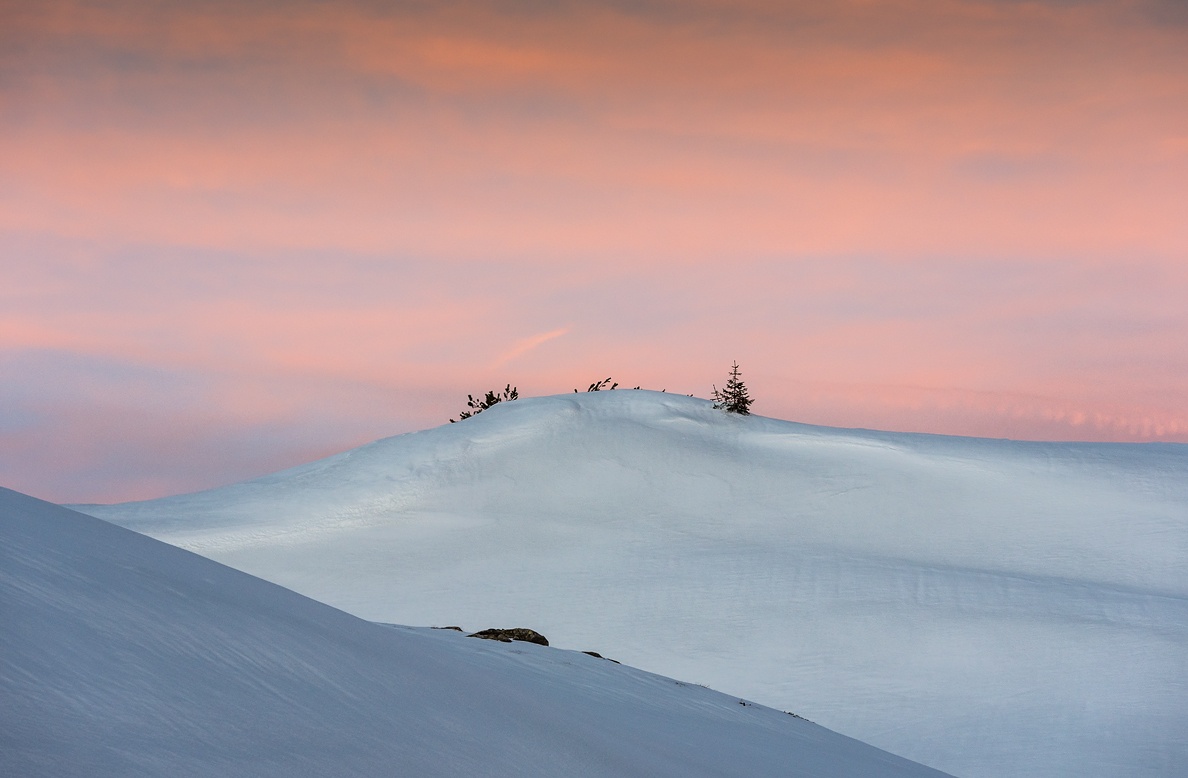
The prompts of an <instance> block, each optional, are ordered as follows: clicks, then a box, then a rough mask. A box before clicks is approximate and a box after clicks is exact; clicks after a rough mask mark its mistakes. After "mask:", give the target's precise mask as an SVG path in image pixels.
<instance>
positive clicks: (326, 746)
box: [0, 490, 942, 778]
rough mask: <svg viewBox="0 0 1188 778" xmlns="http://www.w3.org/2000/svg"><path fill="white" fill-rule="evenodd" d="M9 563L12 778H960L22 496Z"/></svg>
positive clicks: (3, 685)
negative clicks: (392, 616)
mask: <svg viewBox="0 0 1188 778" xmlns="http://www.w3.org/2000/svg"><path fill="white" fill-rule="evenodd" d="M0 548H2V549H3V555H4V556H3V558H2V560H3V565H2V566H0V612H2V613H3V616H4V622H3V631H2V632H0V699H2V700H3V704H2V705H0V775H5V776H14V777H15V776H21V777H22V778H34V777H35V776H54V778H61V777H62V776H75V775H77V776H87V777H88V778H93V777H94V776H121V778H122V777H124V776H141V775H144V776H163V777H164V776H168V778H174V777H175V776H232V775H233V776H285V777H286V778H289V777H291V776H305V775H308V776H328V775H333V776H348V775H360V776H377V775H409V776H412V775H417V776H434V775H443V776H444V775H451V776H452V775H466V774H479V775H497V776H533V775H539V776H648V777H650V776H699V775H703V776H731V775H740V774H748V775H781V776H852V777H853V778H866V777H867V776H872V775H880V776H882V775H885V776H899V777H901V778H929V777H931V776H941V775H942V774H941V773H938V772H936V771H934V770H931V769H929V768H926V767H923V766H922V765H917V764H913V763H911V762H908V761H907V760H904V759H900V758H899V757H896V756H892V755H891V754H888V753H886V752H882V751H879V750H877V749H875V748H872V747H870V746H868V745H865V744H863V743H859V742H857V741H855V740H851V739H850V738H847V737H844V736H842V735H838V734H837V733H834V732H830V731H828V730H826V729H823V728H821V727H819V726H816V725H815V724H811V723H809V722H807V721H804V720H801V719H797V718H794V717H792V716H788V715H785V714H784V713H782V712H780V711H775V710H771V709H769V708H764V707H761V706H756V705H740V704H739V700H738V698H735V697H727V696H726V695H723V694H719V693H717V692H713V691H710V690H708V689H703V688H700V687H698V686H695V685H689V684H680V683H677V682H674V681H672V680H670V679H668V678H661V677H659V676H655V675H651V674H649V673H645V672H642V671H639V670H635V669H632V668H629V667H624V666H620V665H616V664H613V663H611V662H607V661H603V660H600V659H595V658H593V657H589V656H586V655H584V654H580V653H576V652H573V651H561V650H558V649H553V648H544V647H542V646H536V645H531V644H527V643H515V644H510V645H505V644H502V643H493V642H491V641H485V640H469V639H467V638H466V637H464V636H463V635H461V634H459V633H457V632H445V631H439V630H428V629H420V630H415V629H411V628H407V627H391V626H383V625H378V624H372V623H369V622H365V621H361V620H359V619H357V618H354V617H352V616H349V615H347V614H345V613H343V612H341V611H338V610H335V609H333V608H330V607H328V606H326V605H322V604H320V603H317V602H314V601H312V600H309V599H306V598H305V597H302V596H300V595H298V594H295V593H293V592H290V591H288V590H285V589H282V588H281V587H278V586H275V585H273V584H270V583H267V582H265V581H262V580H260V579H257V578H253V577H251V576H248V575H245V574H243V573H240V572H238V571H235V570H232V569H230V568H226V567H223V566H222V565H219V564H217V563H215V562H212V561H210V560H208V559H204V558H202V557H199V556H195V555H193V554H190V553H187V552H185V551H182V550H180V549H177V548H173V547H171V546H168V545H165V544H163V543H159V542H158V541H155V540H152V539H151V538H147V537H145V536H143V535H137V534H136V533H132V532H128V531H126V530H123V529H120V528H118V527H115V526H112V525H110V524H107V523H105V522H101V521H97V520H95V519H93V518H90V517H87V516H83V515H80V514H77V513H74V512H71V511H68V510H66V509H64V508H60V507H57V506H53V505H50V504H48V503H44V502H40V501H38V500H35V499H33V498H31V497H26V496H24V495H20V494H18V493H16V492H11V491H8V490H0Z"/></svg>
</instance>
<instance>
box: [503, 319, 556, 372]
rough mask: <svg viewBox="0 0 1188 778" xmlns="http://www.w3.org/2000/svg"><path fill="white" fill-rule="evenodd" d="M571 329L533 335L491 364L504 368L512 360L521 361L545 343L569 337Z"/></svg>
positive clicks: (516, 344) (520, 341) (517, 342)
mask: <svg viewBox="0 0 1188 778" xmlns="http://www.w3.org/2000/svg"><path fill="white" fill-rule="evenodd" d="M570 329H571V328H570V327H561V328H559V329H555V330H549V331H548V332H542V333H540V334H538V335H533V336H532V337H529V338H524V339H522V340H518V341H516V343H515V345H514V346H512V347H511V348H510V349H508V350H507V351H505V352H503V353H502V354H500V355H499V357H498V358H496V360H495V361H494V362H493V363H492V364H491V367H502V366H503V365H506V364H507V363H508V362H511V361H512V360H515V359H519V358H520V357H522V356H524V355H525V354H527V353H528V352H529V351H532V350H533V349H535V348H537V347H538V346H540V345H542V344H544V343H548V342H549V341H550V340H554V339H556V338H559V337H561V336H562V335H568V334H569V331H570Z"/></svg>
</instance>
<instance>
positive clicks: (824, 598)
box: [81, 390, 1188, 778]
mask: <svg viewBox="0 0 1188 778" xmlns="http://www.w3.org/2000/svg"><path fill="white" fill-rule="evenodd" d="M81 509H82V510H85V511H87V512H89V513H92V514H94V515H97V516H100V517H102V518H106V519H109V520H111V521H114V522H116V523H118V524H122V525H124V526H127V527H130V528H133V529H136V530H138V531H142V532H145V533H147V534H150V535H152V536H154V537H158V538H161V539H164V540H167V541H169V542H171V543H176V544H178V545H181V546H183V547H186V548H189V549H192V550H195V551H198V552H200V553H203V554H206V555H209V556H211V557H212V558H214V559H217V560H219V561H221V562H224V563H226V564H229V565H231V566H233V567H236V568H239V569H242V570H246V571H248V572H251V573H253V574H255V575H259V576H261V577H263V578H266V579H268V580H272V581H275V582H278V583H281V584H282V585H284V586H287V587H290V588H292V589H294V590H296V591H300V592H302V593H304V594H306V595H309V596H311V597H314V598H315V599H318V600H321V601H323V602H327V603H330V604H332V605H334V606H336V607H340V608H343V609H344V610H346V611H348V612H351V613H354V614H356V615H359V616H362V617H364V618H368V619H372V620H376V621H388V622H400V623H413V624H433V623H439V624H440V623H463V624H468V625H470V624H475V625H480V624H481V625H484V626H485V625H493V624H509V625H510V624H524V625H530V626H533V627H535V628H537V629H540V630H541V631H542V632H544V633H545V634H547V635H548V636H549V637H550V639H552V640H553V642H554V644H555V645H561V646H565V647H569V648H596V649H597V650H600V651H603V652H604V653H607V654H609V655H611V656H614V657H615V658H617V659H621V660H624V661H626V662H627V663H629V664H632V665H635V666H638V667H642V668H645V669H647V670H651V671H654V672H660V673H663V674H666V675H671V676H673V677H681V678H688V679H690V680H693V681H697V682H700V683H706V684H708V685H710V686H712V687H714V688H718V689H723V690H729V691H730V692H731V693H736V694H740V695H743V696H745V697H748V698H751V699H755V700H757V701H759V702H762V703H765V704H769V705H772V706H773V707H778V708H782V709H788V710H795V711H797V712H799V713H802V714H804V715H805V716H807V717H809V718H811V719H813V720H814V721H817V722H819V723H821V724H823V725H825V726H828V727H831V728H833V729H836V730H838V731H842V732H845V733H846V734H848V735H851V736H853V737H857V738H860V739H862V740H864V741H867V742H870V743H872V744H874V745H877V746H879V747H881V748H886V749H888V750H890V751H893V752H895V753H899V754H903V755H904V756H907V757H909V758H911V759H915V760H917V761H920V762H922V763H925V764H929V765H932V766H935V767H938V768H940V769H943V770H947V771H949V772H952V773H954V774H958V775H962V776H965V777H966V778H981V777H982V776H986V777H987V778H988V777H990V776H1069V777H1070V778H1071V777H1072V776H1077V777H1078V778H1080V777H1081V776H1128V777H1129V776H1176V775H1184V774H1188V740H1186V739H1185V738H1184V737H1183V733H1184V732H1188V705H1185V704H1184V702H1183V700H1184V699H1188V564H1186V560H1188V446H1182V445H1126V444H1050V443H1019V442H1012V441H1002V440H979V439H967V438H948V437H941V436H928V435H909V434H895V433H879V432H870V431H862V430H836V429H828V428H819V427H810V426H805V425H799V424H793V423H789V422H782V421H777V420H772V419H763V418H758V417H747V418H741V417H730V416H726V415H724V414H722V413H720V412H717V411H714V410H713V409H711V408H710V407H709V403H708V402H706V401H703V400H697V399H693V398H687V397H683V396H673V395H665V394H659V393H654V392H644V391H623V390H619V391H615V392H599V393H593V394H582V395H561V396H557V397H548V398H535V399H525V400H519V401H517V402H514V403H502V404H500V405H497V406H495V407H493V408H491V409H490V410H488V411H486V412H484V413H482V414H481V415H479V416H477V417H475V418H473V419H469V420H466V421H464V422H462V423H459V424H453V425H445V426H443V427H440V428H437V429H433V430H427V431H424V432H419V433H414V434H409V435H403V436H399V437H395V438H389V439H386V440H381V441H377V442H375V443H373V444H370V445H368V446H364V447H362V448H359V449H356V450H354V451H350V452H346V453H344V454H341V455H338V456H336V457H331V458H329V459H326V460H322V461H321V462H316V463H312V464H310V465H306V466H303V467H299V468H294V469H292V470H288V471H285V472H282V473H278V474H275V475H273V476H269V477H266V478H262V479H258V480H256V481H252V482H248V483H244V484H238V485H235V486H230V487H226V488H223V489H216V490H211V491H208V492H203V493H198V494H193V495H182V496H178V497H171V498H167V499H163V500H156V501H150V502H145V503H131V504H126V505H117V506H83V507H82V508H81Z"/></svg>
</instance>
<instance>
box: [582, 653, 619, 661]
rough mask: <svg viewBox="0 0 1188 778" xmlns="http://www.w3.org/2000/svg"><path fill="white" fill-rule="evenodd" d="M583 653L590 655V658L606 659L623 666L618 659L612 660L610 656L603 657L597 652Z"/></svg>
mask: <svg viewBox="0 0 1188 778" xmlns="http://www.w3.org/2000/svg"><path fill="white" fill-rule="evenodd" d="M582 653H583V654H589V655H590V656H592V657H595V658H597V659H605V660H606V661H608V662H614V663H615V664H622V663H621V662H620V661H619V660H618V659H611V658H610V657H609V656H603V655H602V654H600V653H598V652H597V651H583V652H582Z"/></svg>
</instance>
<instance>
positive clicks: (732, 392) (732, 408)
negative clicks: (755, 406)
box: [714, 362, 754, 416]
mask: <svg viewBox="0 0 1188 778" xmlns="http://www.w3.org/2000/svg"><path fill="white" fill-rule="evenodd" d="M753 402H754V400H753V399H751V395H750V394H748V393H747V385H746V384H744V383H743V380H742V377H741V376H740V375H739V373H738V363H737V362H735V363H734V367H732V368H731V370H730V377H729V378H728V379H727V380H726V386H725V387H724V388H723V389H722V390H721V391H719V390H718V387H717V386H714V407H715V408H717V409H718V410H722V411H726V412H727V413H737V414H738V415H739V416H750V415H751V403H753Z"/></svg>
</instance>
